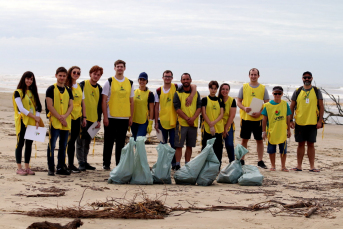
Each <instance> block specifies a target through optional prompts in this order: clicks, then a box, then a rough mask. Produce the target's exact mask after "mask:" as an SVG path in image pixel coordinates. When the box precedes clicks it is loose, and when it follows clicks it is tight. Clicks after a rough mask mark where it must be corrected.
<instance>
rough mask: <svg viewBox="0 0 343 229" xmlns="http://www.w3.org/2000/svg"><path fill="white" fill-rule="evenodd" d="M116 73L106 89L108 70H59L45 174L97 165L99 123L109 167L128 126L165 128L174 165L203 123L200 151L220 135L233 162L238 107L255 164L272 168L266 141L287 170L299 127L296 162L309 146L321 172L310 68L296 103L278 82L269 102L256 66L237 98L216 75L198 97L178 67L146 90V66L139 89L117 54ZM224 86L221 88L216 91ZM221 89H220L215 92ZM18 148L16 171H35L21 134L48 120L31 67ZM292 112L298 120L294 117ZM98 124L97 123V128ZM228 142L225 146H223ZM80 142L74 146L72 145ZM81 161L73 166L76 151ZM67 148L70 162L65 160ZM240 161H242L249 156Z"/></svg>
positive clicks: (51, 94) (318, 108)
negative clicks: (92, 156) (85, 76)
mask: <svg viewBox="0 0 343 229" xmlns="http://www.w3.org/2000/svg"><path fill="white" fill-rule="evenodd" d="M114 70H115V75H114V76H113V77H110V78H108V79H107V80H106V82H105V84H104V86H103V87H101V86H100V85H99V84H98V81H99V80H100V78H101V76H102V75H103V68H101V67H99V66H97V65H95V66H93V67H92V68H91V69H90V70H89V76H90V78H89V80H85V81H82V82H80V83H77V80H78V79H79V77H80V75H81V69H80V68H79V67H77V66H73V67H71V68H70V69H69V70H67V69H65V68H64V67H60V68H58V69H57V70H56V74H55V77H56V83H55V84H54V85H51V86H50V87H48V89H47V91H46V101H45V107H46V115H47V118H48V119H49V144H48V147H47V162H48V175H50V176H54V175H55V173H56V174H60V175H70V174H71V173H72V172H74V173H79V172H80V171H85V170H95V169H96V168H95V167H93V166H92V165H90V164H89V163H88V160H87V156H88V153H89V149H90V143H91V137H90V135H89V133H88V129H89V128H90V126H92V125H93V124H94V123H95V124H94V125H96V128H100V126H101V119H102V118H103V125H104V145H103V169H104V170H110V166H111V160H112V159H111V158H112V151H113V146H114V142H116V145H115V161H116V165H118V164H119V162H120V156H121V150H122V148H123V147H124V145H125V138H126V133H127V131H128V128H129V127H131V132H132V136H133V137H134V138H135V139H136V138H137V136H146V134H147V133H150V132H151V131H152V128H153V123H154V120H155V125H154V127H155V129H156V132H158V133H161V134H162V136H163V139H164V140H163V142H162V143H165V144H167V143H168V142H169V143H170V145H171V147H172V148H174V149H175V150H176V151H175V156H174V158H173V161H172V164H171V167H172V169H174V170H178V169H180V166H181V165H180V161H181V158H182V148H183V146H184V144H186V151H185V163H188V162H189V161H190V159H191V156H192V148H193V147H195V146H196V143H197V137H198V128H201V139H202V140H201V144H202V149H203V148H205V147H206V144H207V140H208V139H211V138H215V139H216V140H215V143H214V145H213V149H214V152H215V154H216V156H217V158H218V160H219V161H220V163H221V161H222V154H223V146H224V144H225V147H226V150H227V154H228V158H229V161H230V162H232V161H233V160H235V154H234V132H235V124H234V117H235V114H236V109H237V106H238V107H239V108H240V117H241V124H240V125H241V132H240V137H241V139H242V142H241V144H242V145H243V146H244V147H246V148H247V144H248V141H249V139H250V137H251V133H253V135H254V138H255V140H256V143H257V153H258V163H257V165H258V166H259V167H261V168H264V169H267V166H266V165H265V163H264V161H263V151H264V146H263V139H268V147H267V153H268V154H269V157H270V161H271V168H270V170H271V171H275V169H276V166H275V153H276V147H277V145H278V146H279V150H280V153H281V165H282V166H281V170H282V171H286V172H288V171H289V170H288V169H287V168H286V165H285V162H286V153H287V137H290V135H291V132H290V128H295V140H296V141H297V142H298V149H297V159H298V164H297V166H296V167H295V168H293V170H296V171H302V160H303V157H304V153H305V144H307V147H308V148H307V153H308V157H309V161H310V171H312V172H319V170H318V169H316V168H315V167H314V159H315V149H314V142H316V135H317V129H319V128H321V127H322V117H323V97H322V94H321V93H320V90H318V89H317V88H316V87H312V85H311V82H312V79H313V78H312V74H311V73H310V72H305V73H304V74H303V83H304V86H303V87H300V88H298V89H297V90H296V91H295V92H294V94H293V96H292V103H291V106H289V105H288V104H287V102H285V101H283V100H281V97H282V96H283V88H282V87H280V86H276V87H274V88H273V93H272V94H273V96H274V100H271V101H269V95H268V91H267V89H266V87H265V86H264V85H262V84H260V83H258V79H259V77H260V75H259V71H258V69H256V68H253V69H251V70H250V71H249V78H250V82H249V83H246V84H244V85H243V87H242V88H241V89H240V91H239V94H238V97H237V99H234V98H233V97H231V96H229V92H230V85H229V84H227V83H223V84H222V85H220V86H219V84H218V82H217V81H211V82H210V83H209V95H208V96H206V97H204V98H201V97H200V93H199V92H198V91H197V87H196V85H194V84H192V77H191V75H190V74H189V73H183V74H182V75H181V83H177V84H176V83H172V81H173V73H172V71H170V70H166V71H164V72H163V74H162V79H163V86H161V87H159V88H157V89H156V91H155V92H152V91H151V90H149V89H148V87H147V84H148V75H147V73H145V72H142V73H141V74H139V76H138V84H139V88H137V89H134V85H133V81H132V80H130V79H128V78H127V77H125V76H124V72H125V70H126V63H125V61H123V60H117V61H116V62H115V63H114ZM218 89H219V91H218ZM217 92H218V95H217ZM253 98H257V99H260V100H263V102H264V105H263V106H261V109H260V111H257V112H252V111H251V107H250V104H251V101H252V99H253ZM13 106H14V111H15V127H16V134H17V146H16V150H15V155H16V162H17V166H18V169H17V174H19V175H34V174H35V173H34V172H33V171H32V170H31V169H30V166H29V162H30V158H31V148H32V141H31V140H28V139H24V135H25V131H26V127H27V125H33V126H37V128H38V126H44V124H43V122H42V120H41V118H40V113H41V111H42V105H41V103H40V100H39V96H38V90H37V84H36V80H35V77H34V74H33V73H32V72H25V73H24V74H23V76H22V78H21V80H20V82H19V84H18V87H17V90H16V91H15V92H14V95H13ZM293 114H295V115H294V117H295V123H294V121H293ZM94 125H93V126H94ZM58 138H59V148H58V156H57V166H56V170H55V157H54V149H55V146H56V142H57V139H58ZM223 142H224V144H223ZM24 143H25V156H24V157H25V168H22V165H21V161H22V149H23V146H24ZM75 144H76V147H75ZM75 151H76V158H77V160H78V167H76V166H75V164H74V157H75ZM66 153H67V155H68V162H67V164H68V165H67V164H66V160H65V158H66ZM241 163H242V164H245V160H244V158H242V159H241Z"/></svg>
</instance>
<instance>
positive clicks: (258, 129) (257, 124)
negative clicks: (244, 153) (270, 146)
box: [252, 120, 264, 161]
mask: <svg viewBox="0 0 343 229" xmlns="http://www.w3.org/2000/svg"><path fill="white" fill-rule="evenodd" d="M252 127H253V130H252V131H253V134H254V138H255V140H256V144H257V147H256V151H257V159H258V161H262V160H263V150H264V147H263V139H262V120H261V121H254V122H253V123H252Z"/></svg>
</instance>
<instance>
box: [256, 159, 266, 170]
mask: <svg viewBox="0 0 343 229" xmlns="http://www.w3.org/2000/svg"><path fill="white" fill-rule="evenodd" d="M257 166H258V167H260V168H262V169H268V168H267V166H266V165H265V164H264V162H263V161H259V162H257Z"/></svg>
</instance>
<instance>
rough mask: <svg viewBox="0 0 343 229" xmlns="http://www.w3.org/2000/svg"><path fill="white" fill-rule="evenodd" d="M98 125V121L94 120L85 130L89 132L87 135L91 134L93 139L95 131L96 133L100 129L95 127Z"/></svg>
mask: <svg viewBox="0 0 343 229" xmlns="http://www.w3.org/2000/svg"><path fill="white" fill-rule="evenodd" d="M97 125H98V122H94V123H93V124H92V125H91V126H90V127H89V128H88V130H87V132H88V133H89V136H91V138H92V139H93V138H94V137H95V135H96V133H98V131H99V130H100V128H95V127H96V126H97Z"/></svg>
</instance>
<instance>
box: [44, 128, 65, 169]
mask: <svg viewBox="0 0 343 229" xmlns="http://www.w3.org/2000/svg"><path fill="white" fill-rule="evenodd" d="M68 137H69V130H59V129H55V128H54V127H53V126H52V124H50V127H49V145H48V150H47V157H48V167H49V170H51V171H55V160H54V151H55V146H56V141H57V138H59V139H60V140H59V146H58V155H57V169H59V168H63V167H64V165H65V156H66V147H67V142H68Z"/></svg>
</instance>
